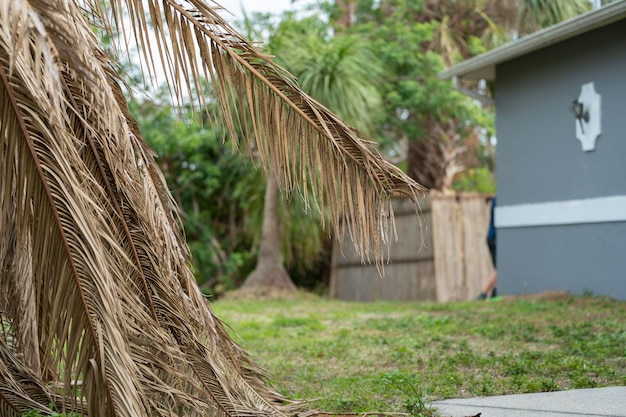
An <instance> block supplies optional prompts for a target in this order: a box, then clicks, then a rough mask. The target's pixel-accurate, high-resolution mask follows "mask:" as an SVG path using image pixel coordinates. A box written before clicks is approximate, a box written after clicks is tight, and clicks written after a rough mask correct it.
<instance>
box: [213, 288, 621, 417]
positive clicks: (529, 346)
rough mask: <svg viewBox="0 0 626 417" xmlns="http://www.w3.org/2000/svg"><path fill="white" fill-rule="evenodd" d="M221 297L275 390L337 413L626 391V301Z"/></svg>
mask: <svg viewBox="0 0 626 417" xmlns="http://www.w3.org/2000/svg"><path fill="white" fill-rule="evenodd" d="M551 298H552V299H548V298H546V297H544V298H542V297H537V298H517V299H513V298H506V297H505V298H504V299H503V300H502V301H500V302H477V301H473V302H462V303H445V304H435V303H393V302H377V303H367V304H366V303H347V302H341V301H334V300H327V299H323V298H313V297H311V296H307V297H303V298H302V299H298V300H294V301H286V300H283V301H280V300H278V301H249V300H228V299H226V300H220V301H217V302H214V303H212V307H213V309H214V311H215V312H216V314H217V315H218V317H220V318H221V319H223V320H224V321H225V322H226V323H228V324H229V325H230V326H231V327H232V329H231V334H232V335H233V337H234V338H235V340H236V341H238V342H239V343H240V344H241V345H242V346H243V347H244V348H245V349H246V350H248V351H249V352H250V353H251V355H252V357H253V358H254V360H255V361H256V362H257V363H258V364H259V365H261V366H262V367H263V368H264V369H266V370H267V371H269V372H270V374H271V377H270V383H271V385H272V386H274V387H275V388H276V389H277V390H278V391H279V392H281V393H282V394H284V395H286V396H287V397H289V398H298V399H307V400H308V399H317V400H316V401H314V402H312V403H311V405H310V407H311V408H315V409H318V410H324V411H327V412H332V413H345V412H391V413H396V412H403V413H409V414H412V415H415V416H418V415H419V416H428V415H431V414H432V411H431V410H429V409H428V407H427V406H426V403H427V402H428V401H432V400H435V399H443V398H463V397H476V396H487V395H501V394H514V393H529V392H541V391H555V390H567V389H574V388H589V387H603V386H612V385H625V384H626V303H624V302H618V301H614V300H610V299H607V298H600V297H582V298H574V297H569V296H561V297H551Z"/></svg>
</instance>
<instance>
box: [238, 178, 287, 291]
mask: <svg viewBox="0 0 626 417" xmlns="http://www.w3.org/2000/svg"><path fill="white" fill-rule="evenodd" d="M278 197H279V193H278V183H277V182H276V179H275V178H274V174H273V173H271V172H270V175H269V177H268V179H267V186H266V189H265V205H264V207H263V231H262V234H261V247H260V249H259V258H258V260H257V264H256V268H255V269H254V271H252V273H251V274H250V275H249V276H248V278H247V279H246V281H245V282H244V283H243V286H242V288H244V289H246V288H266V289H271V290H277V291H295V290H296V285H295V284H294V283H293V281H292V280H291V278H290V277H289V274H288V273H287V270H286V269H285V266H284V265H283V259H282V256H281V254H280V236H281V228H280V225H279V224H278Z"/></svg>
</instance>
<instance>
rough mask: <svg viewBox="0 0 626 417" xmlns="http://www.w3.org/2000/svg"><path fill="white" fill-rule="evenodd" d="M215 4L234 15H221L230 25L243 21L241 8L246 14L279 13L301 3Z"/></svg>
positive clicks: (246, 0)
mask: <svg viewBox="0 0 626 417" xmlns="http://www.w3.org/2000/svg"><path fill="white" fill-rule="evenodd" d="M215 2H216V3H218V4H219V5H221V6H223V7H224V8H225V9H226V10H228V11H229V12H231V13H232V14H233V15H234V16H233V15H230V14H223V16H224V17H225V18H226V19H227V20H228V21H229V22H230V23H231V24H232V23H234V22H236V21H241V20H242V19H243V14H242V12H241V10H242V6H243V8H244V9H245V11H246V13H247V14H251V13H253V12H264V13H281V12H283V11H287V10H295V9H297V8H298V7H299V4H298V3H300V4H301V3H303V1H302V0H298V1H297V3H296V4H295V5H292V4H291V0H215Z"/></svg>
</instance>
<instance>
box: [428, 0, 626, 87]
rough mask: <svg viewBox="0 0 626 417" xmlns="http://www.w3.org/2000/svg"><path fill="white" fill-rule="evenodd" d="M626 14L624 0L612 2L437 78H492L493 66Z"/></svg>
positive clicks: (504, 46) (456, 67) (456, 66)
mask: <svg viewBox="0 0 626 417" xmlns="http://www.w3.org/2000/svg"><path fill="white" fill-rule="evenodd" d="M624 17H626V1H620V2H615V3H612V4H609V5H607V6H604V7H602V8H600V9H598V10H593V11H591V12H588V13H585V14H582V15H580V16H577V17H574V18H572V19H569V20H566V21H564V22H561V23H558V24H556V25H553V26H550V27H548V28H546V29H543V30H540V31H538V32H535V33H533V34H531V35H528V36H525V37H523V38H521V39H519V40H517V41H513V42H510V43H507V44H506V45H502V46H500V47H498V48H495V49H492V50H491V51H489V52H485V53H484V54H481V55H478V56H475V57H473V58H470V59H468V60H466V61H463V62H461V63H459V64H456V65H453V66H452V67H450V68H447V69H446V70H444V71H442V72H441V73H439V78H441V79H444V80H445V79H450V78H454V77H458V78H470V79H485V80H494V79H495V78H496V65H498V64H501V63H503V62H506V61H510V60H511V59H514V58H517V57H520V56H522V55H526V54H529V53H531V52H534V51H537V50H539V49H542V48H545V47H547V46H550V45H554V44H555V43H559V42H562V41H564V40H566V39H569V38H573V37H574V36H577V35H580V34H583V33H585V32H589V31H591V30H593V29H596V28H598V27H602V26H606V25H608V24H610V23H613V22H616V21H618V20H621V19H623V18H624Z"/></svg>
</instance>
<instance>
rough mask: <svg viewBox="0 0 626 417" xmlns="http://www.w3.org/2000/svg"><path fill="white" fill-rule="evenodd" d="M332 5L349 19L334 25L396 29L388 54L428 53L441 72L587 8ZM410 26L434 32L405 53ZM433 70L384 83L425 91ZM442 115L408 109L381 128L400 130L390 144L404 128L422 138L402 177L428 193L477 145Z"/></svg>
mask: <svg viewBox="0 0 626 417" xmlns="http://www.w3.org/2000/svg"><path fill="white" fill-rule="evenodd" d="M335 4H336V9H338V10H340V11H342V12H343V13H352V16H349V17H345V16H343V15H341V16H340V17H339V18H338V21H340V22H355V24H358V23H362V22H374V23H375V25H374V27H375V28H377V29H376V30H378V31H380V32H383V33H385V32H387V33H388V32H389V31H390V30H393V29H394V28H399V29H398V32H397V36H396V38H395V39H390V40H389V42H390V44H389V46H388V47H387V46H386V48H387V50H389V51H391V52H392V53H393V48H397V49H398V50H402V49H407V48H413V49H414V50H415V52H414V53H413V54H414V56H416V55H418V54H421V55H423V56H426V55H427V54H428V53H430V52H432V51H434V52H437V53H438V55H439V56H440V57H441V58H442V60H443V63H444V64H445V65H452V64H455V63H457V62H459V61H461V60H464V59H467V58H469V57H471V56H472V55H474V54H477V53H480V52H483V51H485V50H487V49H490V48H493V47H496V46H500V45H502V44H503V43H505V42H508V41H510V40H511V39H512V38H515V37H520V36H523V35H526V34H529V33H531V32H533V31H536V30H538V29H541V28H544V27H546V26H549V25H552V24H555V23H558V22H560V21H562V20H565V19H568V18H571V17H574V16H576V15H578V14H580V13H583V12H585V11H587V10H589V9H590V8H591V5H590V3H589V1H588V0H382V1H380V2H373V3H372V2H367V1H360V0H337V1H336V2H335ZM418 24H426V26H429V25H432V26H433V27H435V28H436V29H435V31H434V34H433V36H432V38H431V39H429V40H428V41H424V40H422V39H419V40H416V41H415V43H413V44H411V43H409V44H408V45H407V44H405V43H403V42H406V41H407V39H406V37H403V35H405V32H406V31H407V28H411V27H415V25H418ZM392 42H396V44H395V45H393V44H392ZM417 42H420V43H419V44H418V43H417ZM441 69H442V68H433V67H431V68H428V69H427V70H428V71H430V72H431V73H432V74H428V73H426V71H424V72H423V73H422V74H416V72H417V70H416V68H415V67H414V66H413V67H411V66H409V67H407V66H403V65H400V68H399V72H398V73H394V74H388V78H389V79H393V80H405V79H407V78H411V79H413V80H415V81H416V82H420V83H422V84H423V85H425V86H427V85H428V84H429V83H430V84H433V83H434V82H433V81H430V80H429V79H436V77H437V75H436V73H437V72H438V71H439V70H441ZM394 82H395V81H394ZM394 82H389V83H388V85H389V86H391V87H390V88H389V90H390V94H392V95H394V96H397V95H398V94H402V92H401V91H400V92H399V90H400V89H399V88H398V87H397V85H396V84H393V83H394ZM413 91H414V90H411V91H409V92H407V93H406V94H407V97H406V101H407V102H411V101H412V100H413V99H412V98H411V97H410V95H411V94H413ZM430 91H432V89H430ZM422 95H424V94H422ZM457 101H459V100H457ZM442 107H443V106H439V107H438V108H436V109H434V110H433V111H428V112H424V111H423V109H412V110H413V111H411V110H409V111H406V112H405V113H404V114H403V117H404V119H402V120H400V118H399V117H397V114H396V110H397V109H395V108H392V109H390V111H389V113H390V116H389V119H390V120H391V121H390V123H389V124H390V125H393V124H394V123H393V121H395V122H397V124H398V125H400V126H401V129H400V130H399V131H395V132H392V136H394V137H396V138H399V139H403V138H404V137H405V136H406V135H407V133H406V132H407V130H408V129H411V128H413V126H407V123H405V121H409V122H410V123H412V124H413V125H416V124H419V126H420V128H421V130H422V132H420V134H421V135H422V137H420V138H419V139H418V138H417V135H415V136H412V137H410V138H409V140H408V150H407V165H408V167H407V171H408V173H409V175H410V176H411V177H412V178H414V179H415V180H416V181H418V182H420V183H421V184H423V185H425V186H426V187H428V188H434V189H446V188H450V187H451V186H452V181H453V179H454V177H455V175H456V174H457V173H459V172H461V171H462V170H464V169H465V162H464V159H467V156H468V151H467V150H468V149H469V148H471V146H470V145H471V143H469V142H474V143H478V138H477V136H478V135H477V134H476V133H471V132H470V134H469V135H460V134H459V132H460V131H464V130H466V129H467V120H458V119H456V118H455V117H453V116H452V115H450V114H449V113H446V111H445V109H443V108H442ZM407 114H408V116H407ZM464 136H465V137H464Z"/></svg>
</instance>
